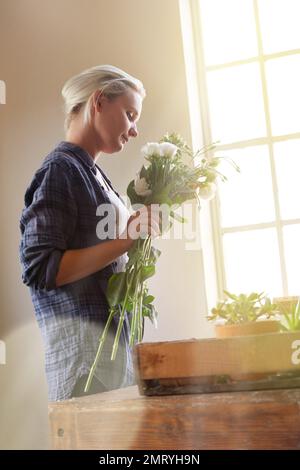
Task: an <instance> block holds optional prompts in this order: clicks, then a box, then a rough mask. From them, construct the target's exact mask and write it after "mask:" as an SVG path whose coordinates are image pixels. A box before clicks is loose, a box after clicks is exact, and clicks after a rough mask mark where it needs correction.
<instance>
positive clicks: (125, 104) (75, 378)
mask: <svg viewBox="0 0 300 470" xmlns="http://www.w3.org/2000/svg"><path fill="white" fill-rule="evenodd" d="M62 95H63V98H64V101H65V113H66V119H65V129H66V137H65V140H64V141H63V142H60V143H59V144H58V145H57V147H56V148H55V149H54V150H52V152H51V153H50V154H49V155H48V156H47V157H46V158H45V159H44V161H43V164H42V165H41V167H40V168H39V169H38V170H37V171H36V173H35V175H34V177H33V180H32V182H31V184H30V186H29V188H28V189H27V191H26V194H25V208H24V209H23V212H22V216H21V221H20V228H21V233H22V239H21V244H20V258H21V263H22V266H23V274H22V277H23V282H24V283H25V284H26V285H28V286H29V288H30V292H31V296H32V300H33V304H34V308H35V313H36V317H37V321H38V324H39V326H40V329H41V332H42V336H43V340H44V344H45V367H46V376H47V382H48V390H49V400H50V401H55V400H63V399H67V398H70V397H72V396H80V395H82V394H83V393H84V392H83V389H84V385H85V381H86V379H87V376H88V373H89V369H90V367H91V365H92V363H93V360H94V357H95V354H96V350H97V347H98V341H99V337H100V334H101V332H102V330H103V328H104V326H105V323H106V320H107V318H108V304H107V300H106V296H105V291H106V287H107V282H108V279H109V277H110V276H111V275H112V274H113V273H114V272H119V271H121V270H122V269H123V267H124V264H125V263H126V252H127V251H128V250H129V249H130V247H131V246H132V244H133V243H134V239H136V238H137V237H138V236H139V235H140V234H141V233H143V234H145V233H147V234H151V235H152V236H157V235H158V234H159V224H158V215H157V214H155V213H152V214H151V213H150V211H149V210H148V209H147V208H143V209H142V210H141V211H139V213H135V214H133V215H132V216H131V217H129V214H128V212H127V209H126V207H125V205H124V204H123V203H122V201H121V199H120V198H119V195H118V193H117V192H115V191H114V189H113V186H112V184H111V182H110V180H109V179H108V178H107V176H106V175H105V174H104V172H103V171H102V170H101V169H100V167H99V166H98V165H97V164H96V163H95V162H96V160H97V158H98V156H99V154H100V153H101V152H105V153H107V154H110V153H115V152H119V151H121V150H122V149H123V147H124V146H125V145H126V143H127V142H128V141H129V139H130V138H131V137H136V136H137V121H138V119H139V117H140V115H141V111H142V102H143V98H144V96H145V91H144V88H143V85H142V83H141V82H140V81H139V80H137V79H136V78H134V77H132V76H130V75H129V74H127V73H126V72H124V71H122V70H120V69H118V68H116V67H113V66H109V65H104V66H96V67H93V68H91V69H88V70H85V71H84V72H82V73H80V74H79V75H77V76H75V77H72V78H71V79H70V80H68V81H67V82H66V84H65V85H64V87H63V90H62ZM103 208H104V209H105V210H103ZM107 208H112V209H113V211H110V210H107ZM107 212H109V215H110V217H107V214H106V213H107ZM111 214H113V215H115V217H111ZM112 228H113V230H112ZM133 228H138V230H139V232H137V231H136V230H134V229H133ZM114 320H115V321H114V323H113V324H112V326H111V329H110V330H111V337H109V338H108V340H107V342H106V344H105V346H104V350H103V353H102V360H101V361H100V364H99V365H98V369H97V372H96V377H95V378H94V381H93V384H92V388H91V393H97V392H101V391H105V390H111V389H114V388H119V387H123V386H127V385H131V384H132V383H134V374H133V367H132V359H131V349H130V347H129V322H128V319H127V318H126V321H125V324H124V328H123V331H122V336H121V341H120V345H119V350H118V354H117V357H116V360H115V361H111V360H110V354H111V347H112V343H113V340H114V336H115V332H116V328H117V323H118V318H117V317H115V319H114Z"/></svg>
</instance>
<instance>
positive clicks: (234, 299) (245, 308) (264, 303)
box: [207, 291, 279, 325]
mask: <svg viewBox="0 0 300 470" xmlns="http://www.w3.org/2000/svg"><path fill="white" fill-rule="evenodd" d="M224 293H225V294H226V296H227V297H228V298H227V299H225V300H224V301H223V302H219V303H218V304H217V306H216V307H215V308H213V309H212V311H211V315H209V316H208V317H207V319H208V320H209V321H216V320H218V319H222V320H225V324H228V325H230V324H236V323H247V322H255V321H256V320H258V319H259V318H261V317H264V318H266V319H269V318H273V317H275V316H277V315H278V313H279V310H278V305H277V304H273V303H272V302H271V300H270V299H269V298H268V297H266V296H265V295H264V292H262V293H260V294H258V293H256V292H252V293H251V294H249V295H246V294H240V295H234V294H232V293H230V292H228V291H224Z"/></svg>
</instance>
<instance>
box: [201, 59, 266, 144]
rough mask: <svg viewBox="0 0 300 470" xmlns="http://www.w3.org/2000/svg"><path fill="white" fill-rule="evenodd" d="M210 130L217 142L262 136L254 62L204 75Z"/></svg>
mask: <svg viewBox="0 0 300 470" xmlns="http://www.w3.org/2000/svg"><path fill="white" fill-rule="evenodd" d="M207 84H208V95H209V107H210V117H211V131H212V138H213V140H214V141H218V140H220V141H221V144H224V143H229V142H234V141H240V140H247V139H252V138H257V137H264V136H265V135H266V126H265V116H264V107H263V98H262V89H261V81H260V75H259V67H258V64H247V65H240V66H237V67H229V68H226V69H222V70H216V71H211V72H208V74H207Z"/></svg>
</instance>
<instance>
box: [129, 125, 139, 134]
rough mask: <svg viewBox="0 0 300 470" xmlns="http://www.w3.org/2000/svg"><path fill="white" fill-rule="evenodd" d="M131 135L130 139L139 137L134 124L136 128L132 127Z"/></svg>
mask: <svg viewBox="0 0 300 470" xmlns="http://www.w3.org/2000/svg"><path fill="white" fill-rule="evenodd" d="M129 135H130V137H137V135H138V130H137V127H136V124H134V126H132V127H131V128H130V129H129Z"/></svg>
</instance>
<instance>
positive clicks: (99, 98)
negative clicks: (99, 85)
mask: <svg viewBox="0 0 300 470" xmlns="http://www.w3.org/2000/svg"><path fill="white" fill-rule="evenodd" d="M104 98H105V96H103V95H102V91H101V90H96V91H95V92H94V93H93V98H92V103H93V108H94V110H95V111H98V112H99V111H100V110H101V107H102V102H103V99H104Z"/></svg>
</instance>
